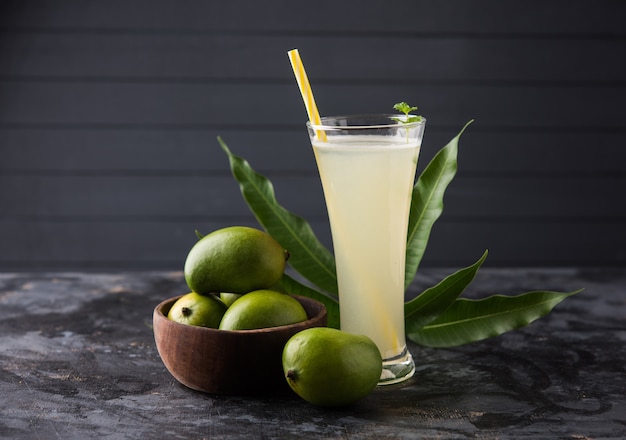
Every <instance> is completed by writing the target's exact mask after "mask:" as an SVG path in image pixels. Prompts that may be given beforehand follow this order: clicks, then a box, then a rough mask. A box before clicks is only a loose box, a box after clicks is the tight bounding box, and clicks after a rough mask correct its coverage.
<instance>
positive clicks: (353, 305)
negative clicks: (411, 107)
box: [307, 115, 426, 385]
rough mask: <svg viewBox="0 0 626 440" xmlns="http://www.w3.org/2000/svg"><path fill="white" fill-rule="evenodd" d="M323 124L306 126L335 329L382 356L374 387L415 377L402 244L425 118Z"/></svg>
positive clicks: (389, 117)
mask: <svg viewBox="0 0 626 440" xmlns="http://www.w3.org/2000/svg"><path fill="white" fill-rule="evenodd" d="M402 119H403V116H401V115H400V116H398V115H366V116H342V117H326V118H322V119H321V124H320V125H313V124H311V123H310V122H309V123H307V129H308V132H309V136H310V139H311V144H312V146H313V150H314V153H315V159H316V161H317V167H318V170H319V174H320V178H321V181H322V186H323V189H324V197H325V200H326V207H327V209H328V216H329V220H330V228H331V234H332V241H333V250H334V254H335V260H336V265H337V280H338V285H339V307H340V317H341V318H340V319H341V330H343V331H346V332H350V333H356V334H364V335H366V336H368V337H370V338H371V339H372V340H373V341H374V342H375V343H376V345H377V346H378V348H379V350H380V352H381V355H382V357H383V373H382V376H381V380H380V382H379V385H384V384H392V383H398V382H402V381H404V380H406V379H408V378H410V377H411V376H413V373H414V372H415V365H414V363H413V359H412V357H411V354H410V353H409V352H408V350H407V347H406V339H405V334H404V291H405V289H404V278H405V254H406V240H407V229H408V219H409V209H410V205H411V194H412V190H413V185H414V181H415V170H416V166H417V159H418V155H419V150H420V146H421V142H422V137H423V134H424V126H425V122H426V120H425V119H423V118H422V119H421V120H420V121H419V122H411V123H407V122H403V121H402Z"/></svg>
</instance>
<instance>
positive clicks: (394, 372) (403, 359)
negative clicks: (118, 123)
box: [378, 347, 415, 386]
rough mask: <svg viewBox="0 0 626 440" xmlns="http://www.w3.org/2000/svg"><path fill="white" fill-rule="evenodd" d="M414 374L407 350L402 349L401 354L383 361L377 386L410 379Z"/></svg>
mask: <svg viewBox="0 0 626 440" xmlns="http://www.w3.org/2000/svg"><path fill="white" fill-rule="evenodd" d="M413 374H415V363H414V362H413V356H411V353H409V350H408V349H407V348H406V347H404V350H402V353H400V354H399V355H397V356H394V357H392V358H389V359H383V372H382V374H381V375H380V381H379V382H378V385H379V386H381V385H392V384H396V383H400V382H404V381H405V380H408V379H410V378H411V377H413Z"/></svg>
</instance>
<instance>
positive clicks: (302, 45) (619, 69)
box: [0, 32, 626, 86]
mask: <svg viewBox="0 0 626 440" xmlns="http://www.w3.org/2000/svg"><path fill="white" fill-rule="evenodd" d="M292 47H298V48H299V49H300V51H301V53H302V57H303V59H304V61H305V63H306V66H307V72H308V73H309V77H310V78H311V80H312V81H314V82H315V83H317V84H319V83H328V82H343V83H355V82H368V83H378V84H389V83H394V82H396V81H402V82H405V83H419V82H428V83H442V82H443V83H449V82H451V81H455V82H460V83H472V82H483V83H484V82H490V83H503V82H504V83H506V82H509V83H510V82H537V83H540V84H545V83H548V84H553V83H557V84H561V83H572V82H579V83H583V84H588V83H590V82H598V81H615V82H623V81H624V78H625V77H626V59H624V58H621V59H614V58H612V54H614V53H616V52H619V51H621V50H623V47H624V41H623V40H621V39H613V40H611V39H608V40H607V39H598V40H579V39H569V40H568V39H550V38H544V39H525V38H519V37H506V38H498V39H494V38H489V37H487V36H484V37H480V38H475V39H472V40H471V41H468V40H467V39H466V38H464V37H462V36H458V37H446V36H443V37H437V36H432V37H428V38H420V37H416V36H413V35H398V36H390V37H384V38H383V37H380V36H377V35H374V36H366V35H365V36H362V37H360V38H354V37H349V36H337V37H335V38H333V40H332V44H330V45H329V44H327V41H326V39H320V38H319V37H315V36H297V37H292V36H280V35H279V36H272V35H269V36H268V35H215V34H210V35H197V34H191V35H179V34H174V35H171V34H170V35H159V34H157V35H153V34H149V35H141V34H140V35H133V34H130V35H119V34H115V33H104V34H86V35H81V37H80V38H77V37H76V35H67V34H50V33H47V32H35V33H28V34H27V33H22V32H13V33H11V32H9V33H7V34H6V35H5V36H4V37H3V38H2V39H0V57H2V59H4V60H5V61H4V62H3V63H1V64H0V75H4V76H7V77H25V78H33V79H50V80H55V79H65V80H67V79H75V80H85V79H89V80H92V81H107V80H108V81H135V82H137V81H146V82H149V81H153V82H154V81H158V82H186V81H187V82H190V81H191V82H210V81H214V80H221V81H231V82H236V81H240V82H241V81H247V82H264V81H280V82H284V83H287V84H289V85H290V86H293V74H292V71H291V67H290V65H289V61H288V59H287V55H286V53H287V51H288V50H289V49H291V48H292ZM390 48H393V50H390ZM346 53H349V54H350V56H349V57H346V56H345V54H346ZM554 53H558V54H559V56H558V57H554V56H553V54H554ZM398 54H407V56H398ZM581 54H584V63H585V68H584V69H581ZM257 60H263V62H258V61H257ZM372 60H375V62H372Z"/></svg>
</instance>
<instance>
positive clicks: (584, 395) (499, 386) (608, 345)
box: [0, 268, 626, 439]
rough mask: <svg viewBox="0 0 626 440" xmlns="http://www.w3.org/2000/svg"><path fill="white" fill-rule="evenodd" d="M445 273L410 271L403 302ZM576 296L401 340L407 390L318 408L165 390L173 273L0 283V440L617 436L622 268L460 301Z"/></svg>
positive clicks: (524, 272)
mask: <svg viewBox="0 0 626 440" xmlns="http://www.w3.org/2000/svg"><path fill="white" fill-rule="evenodd" d="M449 273H450V271H446V270H435V269H429V270H426V269H424V270H422V271H421V272H420V274H419V275H418V277H417V279H416V282H415V284H414V285H413V286H412V288H411V291H412V292H417V291H419V290H420V289H421V288H424V287H428V286H429V285H431V284H434V283H435V282H436V281H438V280H439V279H440V278H442V277H444V276H445V275H447V274H449ZM582 287H584V288H585V291H584V292H582V293H580V294H578V295H575V296H573V297H570V298H568V299H567V300H565V301H564V302H563V303H561V304H559V305H558V306H557V307H556V308H555V309H554V311H553V312H552V313H551V314H550V315H548V316H547V317H544V318H542V319H540V320H538V321H536V322H534V323H533V324H531V325H530V326H528V327H525V328H523V329H520V330H517V331H513V332H510V333H507V334H505V335H502V336H499V337H496V338H492V339H489V340H486V341H482V342H478V343H474V344H469V345H466V346H463V347H458V348H451V349H432V348H421V347H418V346H416V345H414V344H411V345H410V349H411V352H412V353H413V355H414V357H415V358H416V361H417V364H418V367H417V372H416V375H415V377H414V378H413V379H411V380H410V381H409V382H408V383H407V384H405V385H404V386H401V387H395V388H385V389H377V390H375V391H374V392H373V393H372V394H371V395H369V396H368V397H366V398H365V399H363V400H362V401H360V402H359V403H357V404H356V405H354V406H351V407H348V408H342V409H333V410H329V409H322V408H317V407H314V406H312V405H310V404H308V403H306V402H305V401H303V400H301V399H299V398H298V397H297V396H295V394H294V395H286V396H262V397H244V396H213V395H207V394H202V393H199V392H195V391H192V390H190V389H187V388H185V387H184V386H182V385H180V384H179V383H178V382H176V381H175V380H174V379H173V378H172V376H171V375H170V374H169V373H168V372H167V370H166V369H165V367H164V366H163V364H162V362H161V360H160V358H159V355H158V352H157V350H156V347H155V343H154V338H153V334H152V329H151V322H152V310H153V308H154V307H155V306H156V305H157V304H158V303H159V302H161V301H162V300H164V299H166V298H169V297H172V296H175V295H178V294H181V293H185V292H186V288H185V283H184V280H183V278H182V274H181V273H178V272H172V273H169V272H140V273H119V274H116V273H107V274H98V273H4V274H0V396H1V397H0V398H1V401H2V405H0V438H2V439H87V438H98V439H120V438H124V439H151V438H174V439H175V438H181V439H185V438H190V439H204V438H206V439H209V438H210V439H227V438H252V439H254V438H258V439H282V438H286V439H289V438H324V439H347V438H359V439H361V438H375V439H411V438H437V439H448V438H450V439H622V438H626V364H625V362H626V270H616V269H597V270H591V269H587V270H576V269H489V268H486V269H485V268H483V269H481V271H480V272H479V274H478V275H477V277H476V280H475V281H474V282H473V284H472V285H471V286H470V288H469V290H468V292H467V294H466V296H470V297H471V296H476V297H480V296H486V295H491V294H494V293H503V294H517V293H521V292H524V291H529V290H539V289H541V290H544V289H545V290H558V291H572V290H576V289H578V288H582Z"/></svg>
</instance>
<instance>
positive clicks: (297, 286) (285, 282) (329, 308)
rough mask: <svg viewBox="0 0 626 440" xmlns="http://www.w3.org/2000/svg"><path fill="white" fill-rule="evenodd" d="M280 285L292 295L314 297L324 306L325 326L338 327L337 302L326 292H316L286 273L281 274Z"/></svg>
mask: <svg viewBox="0 0 626 440" xmlns="http://www.w3.org/2000/svg"><path fill="white" fill-rule="evenodd" d="M280 284H281V286H282V287H283V288H284V289H285V291H286V292H287V293H290V294H292V295H300V296H306V297H308V298H312V299H315V300H317V301H319V302H321V303H322V304H324V305H325V306H326V312H327V313H328V323H327V324H326V326H327V327H332V328H339V302H338V301H337V300H336V299H335V298H333V297H332V296H330V295H328V294H324V293H322V292H318V291H317V290H315V289H312V288H310V287H308V286H305V285H304V284H302V283H300V282H299V281H296V280H295V279H293V278H292V277H290V276H289V275H287V274H283V277H282V278H281V280H280Z"/></svg>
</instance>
